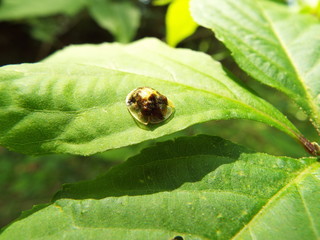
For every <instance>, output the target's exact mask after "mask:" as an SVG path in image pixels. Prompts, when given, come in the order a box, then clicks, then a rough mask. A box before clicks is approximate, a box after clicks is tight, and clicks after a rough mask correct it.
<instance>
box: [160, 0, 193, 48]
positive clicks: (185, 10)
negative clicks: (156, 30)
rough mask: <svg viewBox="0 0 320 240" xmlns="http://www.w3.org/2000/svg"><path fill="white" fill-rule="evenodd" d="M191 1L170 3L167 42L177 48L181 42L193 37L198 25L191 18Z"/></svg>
mask: <svg viewBox="0 0 320 240" xmlns="http://www.w3.org/2000/svg"><path fill="white" fill-rule="evenodd" d="M189 3H190V0H174V1H173V2H172V3H170V5H169V7H168V11H167V15H166V26H167V34H166V37H167V42H168V44H169V45H170V46H176V45H177V44H178V43H179V42H180V41H182V40H183V39H185V38H186V37H189V36H190V35H192V34H193V33H194V32H195V30H196V28H197V27H198V25H197V24H196V23H195V22H194V20H193V18H192V17H191V14H190V10H189Z"/></svg>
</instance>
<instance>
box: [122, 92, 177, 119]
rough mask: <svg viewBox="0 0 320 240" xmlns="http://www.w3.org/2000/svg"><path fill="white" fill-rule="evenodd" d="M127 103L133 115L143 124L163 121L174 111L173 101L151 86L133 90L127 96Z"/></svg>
mask: <svg viewBox="0 0 320 240" xmlns="http://www.w3.org/2000/svg"><path fill="white" fill-rule="evenodd" d="M126 105H127V107H128V110H129V112H130V114H131V115H132V117H134V119H136V120H137V121H138V122H139V123H142V124H143V125H148V124H157V123H161V122H163V121H165V120H167V119H168V118H169V117H170V116H171V115H172V113H173V112H174V106H173V104H172V102H171V101H170V100H169V99H168V98H167V97H166V96H164V95H162V94H161V93H159V92H158V91H156V90H154V89H153V88H150V87H139V88H136V89H134V90H132V91H131V92H130V93H129V94H128V96H127V98H126Z"/></svg>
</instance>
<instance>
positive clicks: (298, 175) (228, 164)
mask: <svg viewBox="0 0 320 240" xmlns="http://www.w3.org/2000/svg"><path fill="white" fill-rule="evenodd" d="M319 174H320V164H319V163H318V162H316V159H315V158H304V159H299V160H297V159H292V158H287V157H274V156H270V155H266V154H257V153H249V152H248V151H247V150H245V149H244V148H242V147H239V146H237V145H234V144H232V143H230V142H227V141H224V140H222V139H220V138H215V137H210V136H204V135H203V136H197V137H188V138H179V139H177V140H176V141H174V142H172V141H168V142H165V143H161V144H158V145H157V146H155V147H152V148H149V149H147V150H144V151H143V152H142V153H141V154H140V155H138V156H136V157H133V158H131V159H129V160H128V161H127V162H126V163H124V164H122V165H119V166H118V167H114V168H113V169H112V170H111V171H109V172H108V173H107V174H106V175H104V176H101V177H100V178H98V179H96V180H93V181H87V182H81V183H78V184H69V185H66V186H64V189H63V190H62V191H61V192H59V193H58V194H57V195H56V197H55V200H54V203H53V204H51V205H49V206H47V207H44V208H42V209H40V210H39V209H34V210H32V211H31V212H29V213H28V214H26V217H25V218H21V219H20V220H18V221H16V222H15V223H13V224H12V225H10V226H9V227H8V228H7V229H5V230H4V231H3V233H2V235H1V236H0V239H8V238H10V239H12V240H14V239H21V238H27V239H36V238H45V239H79V238H83V237H84V236H86V237H85V238H86V239H114V240H116V239H119V240H120V239H121V240H122V239H171V238H173V237H174V236H176V235H180V236H182V237H184V239H186V240H188V239H230V238H231V237H234V239H243V238H250V236H255V238H257V239H261V238H264V237H265V236H268V237H270V239H288V238H289V239H316V238H317V236H319V228H320V226H319V223H320V219H319V216H320V212H319V208H317V207H316V202H317V201H318V199H319V197H320V195H319V193H320V188H319V186H320V185H319V183H320V179H319ZM283 222H285V223H286V224H283ZM40 223H41V224H40ZM310 223H313V224H310ZM39 226H41V227H39ZM279 226H281V228H279ZM295 226H299V228H296V229H295V231H292V228H295ZM317 229H318V230H317Z"/></svg>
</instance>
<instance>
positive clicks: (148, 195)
mask: <svg viewBox="0 0 320 240" xmlns="http://www.w3.org/2000/svg"><path fill="white" fill-rule="evenodd" d="M93 2H94V3H95V4H94V5H91V7H89V8H88V9H90V10H89V11H90V12H91V15H92V16H94V18H95V19H96V21H97V22H99V24H100V25H101V26H102V27H104V28H106V29H108V30H109V31H111V32H112V33H113V34H114V35H115V36H117V39H118V40H119V41H123V42H126V41H129V40H130V39H131V38H132V37H133V36H134V31H131V30H132V29H133V28H137V27H138V22H139V21H138V19H139V14H138V12H137V10H136V9H135V8H134V7H133V5H129V3H128V2H116V3H115V2H112V3H111V1H110V2H109V1H99V0H92V2H91V3H93ZM170 2H171V5H170V6H169V11H168V15H167V20H168V19H169V17H170V22H171V23H170V24H173V25H171V26H174V24H176V23H178V22H179V21H174V20H175V19H174V15H176V16H177V17H176V18H179V16H180V17H181V15H179V14H180V13H179V14H177V9H180V11H184V14H185V13H186V11H185V10H186V9H187V7H186V6H187V5H188V4H187V2H188V1H182V0H175V1H170ZM276 2H278V3H276ZM281 2H282V1H281ZM69 3H70V2H69ZM153 3H155V4H160V5H161V4H164V3H168V1H166V0H165V1H164V0H158V1H154V2H153ZM6 4H7V3H6ZM87 4H89V2H87ZM111 4H112V5H111ZM122 4H124V5H122ZM175 4H177V5H175ZM179 4H181V5H179ZM88 6H89V5H87V7H88ZM93 6H94V7H93ZM108 6H112V7H110V8H109V7H108ZM120 6H121V11H120ZM180 7H181V8H180ZM172 9H173V10H172ZM65 11H66V10H65ZM191 12H192V15H193V16H194V18H195V20H196V21H197V22H198V23H199V24H200V25H202V26H205V27H208V28H210V29H213V31H214V33H215V34H216V36H217V37H218V38H219V39H220V40H221V41H222V42H223V43H224V44H225V45H226V47H227V48H229V50H230V51H231V53H232V54H233V56H234V58H235V60H236V62H237V63H238V64H239V66H240V67H241V68H242V69H243V70H244V71H246V73H247V74H249V75H250V76H251V77H252V78H253V79H251V78H248V77H246V78H245V81H244V82H242V81H241V80H243V79H242V78H241V74H243V73H241V72H240V74H239V72H237V71H232V72H231V71H229V70H227V69H226V66H227V65H226V66H221V64H220V63H219V62H217V61H215V60H213V58H212V57H211V56H210V55H208V54H204V53H200V52H197V51H193V50H188V49H174V48H172V47H169V46H167V45H165V44H164V43H162V42H161V41H159V40H156V39H154V38H146V39H143V40H139V41H137V42H134V43H131V44H119V43H112V44H111V43H105V44H100V45H92V44H86V45H81V46H71V47H67V48H65V49H63V50H61V51H59V52H57V53H55V54H53V55H52V56H50V57H48V58H47V59H45V60H43V61H41V62H39V63H35V64H21V65H8V66H4V67H2V68H0V144H1V145H2V146H5V147H7V148H9V149H11V150H14V151H18V152H23V153H26V154H45V153H72V154H80V155H90V154H94V153H97V152H103V151H106V150H111V149H114V148H118V149H117V150H113V151H109V152H104V153H100V154H99V155H98V156H93V157H92V158H94V159H97V158H99V157H102V158H104V159H105V160H107V161H110V158H111V159H113V160H117V161H119V162H121V161H122V160H125V159H126V158H127V156H133V154H135V156H133V157H130V158H129V159H128V160H127V161H125V162H123V163H121V164H119V165H117V166H115V167H113V168H111V169H110V170H109V171H107V172H106V173H104V174H103V175H101V176H100V177H98V178H95V179H93V180H87V181H82V182H78V183H70V184H66V185H64V186H63V188H62V190H60V191H59V192H58V193H56V194H55V196H54V197H53V199H52V202H51V203H49V204H43V205H37V206H35V207H34V208H33V209H31V210H29V211H25V212H24V213H23V214H22V215H21V216H20V218H19V219H17V220H16V221H15V222H13V223H11V224H10V225H8V226H7V227H6V228H3V229H2V232H1V234H0V239H1V240H2V239H10V240H12V239H39V238H44V239H115V240H116V239H119V240H120V239H121V240H122V239H139V240H140V239H174V237H175V236H182V237H183V239H184V240H195V239H198V240H200V239H205V240H208V239H311V240H313V239H319V237H320V217H319V216H320V209H319V207H318V206H319V199H320V177H319V176H320V163H319V158H317V157H304V158H290V157H289V156H291V155H295V154H297V155H299V153H297V152H299V151H296V149H293V148H296V147H297V145H296V143H293V142H290V141H293V140H294V141H296V142H300V143H301V144H302V145H303V146H304V147H305V149H306V150H307V152H309V153H311V154H313V155H318V156H319V155H320V148H319V146H318V145H317V143H311V141H309V140H308V139H307V138H309V136H311V135H312V134H311V135H309V134H308V133H307V131H305V130H306V129H308V127H307V124H306V123H305V122H303V121H301V122H300V123H299V124H297V122H296V121H293V122H294V123H295V124H293V123H292V122H291V119H290V120H288V119H287V117H286V116H285V115H284V114H283V113H282V112H281V111H279V110H278V109H277V108H276V107H275V106H273V105H272V104H271V103H268V101H267V100H269V97H259V96H258V94H257V93H255V92H254V91H252V90H250V88H249V86H250V87H252V86H253V87H254V86H255V84H256V85H257V83H258V82H255V80H258V81H259V82H261V83H264V84H266V85H268V86H269V87H271V88H270V89H272V88H274V89H277V90H280V91H281V92H283V93H285V94H286V97H287V98H283V103H282V105H285V106H291V105H290V104H288V103H287V101H289V100H292V101H293V102H294V103H296V104H297V105H298V107H301V108H302V110H303V111H304V112H306V115H303V114H302V111H301V110H299V109H297V108H293V109H294V110H291V111H296V113H294V114H293V115H295V116H299V118H300V119H308V120H311V121H312V122H313V124H314V129H313V130H314V132H316V130H315V129H318V130H319V129H320V122H319V119H320V118H319V117H320V116H319V115H320V114H319V110H320V102H319V96H320V95H319V94H320V85H319V81H318V79H319V75H320V65H319V63H320V62H319V59H320V41H318V40H319V39H318V38H319V34H318V33H319V32H320V31H319V30H320V24H319V21H318V20H317V19H316V18H314V17H312V16H310V15H303V14H301V13H298V12H294V11H293V9H292V8H289V7H287V6H285V5H284V4H283V3H281V4H280V3H279V1H276V0H275V1H267V0H256V1H251V0H239V1H233V0H224V1H218V0H192V2H191ZM0 13H1V10H0ZM105 14H106V15H105ZM131 14H132V15H131ZM170 14H172V15H171V16H170ZM110 16H113V17H110ZM121 16H122V17H121ZM129 16H130V17H129ZM185 16H186V15H185ZM126 17H128V18H127V19H126ZM115 19H117V20H116V21H123V22H122V23H120V24H119V25H117V27H116V28H113V26H115V25H114V24H111V23H112V22H113V20H115ZM120 19H121V20H120ZM130 19H131V21H128V20H130ZM180 20H181V19H180ZM189 20H190V19H189ZM167 23H169V21H168V22H167ZM33 24H35V25H37V24H38V23H37V21H35V22H33ZM39 25H40V28H39V29H41V24H39ZM129 25H130V26H129ZM186 25H188V26H186V29H189V30H190V29H192V26H193V28H195V24H194V22H193V21H189V24H186ZM52 26H53V27H52V29H53V30H52V31H55V29H54V24H53V25H52ZM130 29H131V30H130ZM173 29H174V28H173ZM175 29H176V32H175V31H172V32H173V35H171V40H169V43H170V44H171V45H176V44H177V43H178V42H179V41H180V40H182V39H183V38H184V37H186V36H187V35H188V34H185V35H181V32H178V28H177V26H175ZM118 30H119V31H118ZM181 30H182V29H181ZM52 31H51V30H50V31H49V33H46V31H45V30H41V31H39V32H35V35H37V36H39V38H46V36H49V35H50V32H52ZM123 31H127V33H126V34H123ZM184 33H186V32H184ZM46 34H47V35H46ZM174 34H176V35H174ZM189 34H191V32H189ZM168 37H169V35H168ZM169 38H170V37H169ZM170 41H171V42H170ZM223 51H226V50H225V49H224V50H223ZM226 55H227V54H224V56H226ZM224 60H225V59H224ZM225 62H226V61H224V63H225ZM235 74H236V75H237V76H238V77H236V76H235ZM252 82H253V84H252ZM246 83H249V84H247V85H246ZM141 86H148V87H152V88H155V89H156V90H158V91H159V92H160V93H162V94H164V95H166V96H167V97H168V98H169V99H170V100H171V101H172V102H173V104H174V105H175V113H174V116H173V117H172V118H170V119H169V120H168V121H166V122H164V123H162V124H158V125H151V126H144V127H142V126H140V125H138V124H137V123H136V122H135V121H134V119H133V118H132V117H131V115H130V114H129V112H128V111H127V108H126V104H125V98H126V96H127V94H128V93H129V92H130V91H131V90H133V89H135V88H137V87H141ZM259 86H260V87H261V86H262V85H259ZM254 89H259V87H258V88H254ZM270 89H269V92H268V93H270V92H271V91H270ZM262 92H263V91H262ZM260 93H261V92H260ZM262 96H263V94H262ZM283 96H284V95H283ZM280 99H282V98H280ZM271 102H272V101H271ZM282 105H280V110H283V109H284V108H283V106H282ZM277 107H279V106H278V105H277ZM302 115H303V116H302ZM289 117H291V116H289ZM240 119H244V120H241V121H240ZM211 120H228V121H224V122H220V125H219V124H216V125H215V126H213V127H212V125H214V124H213V123H212V122H209V121H211ZM230 120H232V121H231V122H229V121H230ZM250 120H254V121H256V123H255V124H253V123H252V124H250V125H248V123H247V122H249V121H250ZM246 121H247V122H246ZM205 122H209V123H206V124H204V123H205ZM259 122H260V125H259V126H264V127H266V126H269V127H274V128H275V129H277V132H276V133H275V134H273V133H272V132H267V133H264V132H263V131H261V133H260V132H259V130H258V129H259V128H258V127H257V124H259ZM195 124H197V125H196V126H193V127H192V128H189V127H190V126H192V125H195ZM310 125H311V124H310ZM243 126H245V127H243ZM248 126H249V127H248ZM297 127H299V129H300V131H301V132H303V134H302V133H301V132H300V131H299V130H298V128H297ZM219 128H224V129H219ZM183 129H185V130H184V131H180V130H183ZM227 129H229V130H230V129H231V130H232V132H231V135H238V136H239V135H242V136H241V137H242V140H243V142H242V144H247V143H248V142H249V140H248V138H250V137H251V136H255V137H257V135H259V136H258V137H257V138H254V139H251V141H257V142H258V143H257V144H262V143H263V141H259V139H258V138H259V137H260V138H263V139H264V140H265V139H272V137H273V138H277V136H278V134H282V135H283V136H286V137H287V139H289V140H288V141H286V140H283V139H285V138H282V137H281V138H277V139H274V140H270V141H272V142H271V144H273V145H279V148H282V150H283V153H284V155H287V156H281V157H279V156H273V155H269V154H266V153H256V152H255V151H253V150H248V149H247V148H245V147H242V146H239V145H236V144H234V143H231V142H229V141H227V140H224V139H221V138H219V137H213V136H209V135H208V134H211V133H212V131H213V132H214V134H215V131H217V132H220V133H221V132H223V130H227ZM260 129H262V128H260ZM278 130H280V131H278ZM188 131H189V134H190V133H191V134H192V133H194V132H204V133H206V134H207V135H197V136H191V137H179V138H176V139H175V140H172V138H173V136H174V135H172V134H175V136H176V137H177V136H181V135H185V134H187V133H188ZM274 131H276V130H274ZM252 132H255V133H252ZM257 132H259V133H257ZM270 133H271V134H270ZM306 133H307V134H306ZM319 133H320V131H319ZM229 134H230V133H229ZM254 134H256V135H254ZM192 135H195V134H192ZM267 135H268V136H267ZM270 135H272V136H270ZM163 136H165V137H166V139H170V140H168V141H165V142H161V141H164V138H163ZM240 139H241V138H240ZM257 139H258V140H257ZM316 139H319V137H318V138H316ZM147 140H155V141H159V142H158V143H156V144H154V145H153V146H151V147H150V144H152V143H151V142H150V141H147ZM282 141H285V142H282ZM133 144H136V145H134V146H132V147H130V146H131V145H133ZM248 145H249V144H248ZM125 146H128V147H127V148H121V147H125ZM142 148H144V150H142V151H141V153H139V154H136V153H137V152H139V151H140V149H142ZM286 152H287V153H286ZM58 158H59V157H58ZM31 159H32V158H31ZM0 160H1V158H0ZM49 160H52V159H48V161H49ZM60 160H61V159H60ZM53 161H54V160H53ZM90 163H94V161H91V162H90ZM109 163H110V162H109ZM0 167H1V170H3V171H7V170H8V169H10V164H7V162H4V164H1V162H0ZM40 175H41V178H40V179H45V178H46V174H40ZM8 176H9V174H7V173H6V174H4V175H2V177H0V186H1V184H2V186H3V185H4V184H3V182H5V181H7V180H6V179H8ZM42 186H43V185H42Z"/></svg>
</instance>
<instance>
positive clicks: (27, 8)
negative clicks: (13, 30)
mask: <svg viewBox="0 0 320 240" xmlns="http://www.w3.org/2000/svg"><path fill="white" fill-rule="evenodd" d="M85 5H86V0H67V1H66V0H55V1H52V0H28V1H25V0H2V1H1V3H0V20H15V19H23V18H31V17H46V16H49V15H54V14H61V13H64V14H67V15H73V14H75V13H77V12H78V11H79V10H80V9H81V8H83V7H84V6H85Z"/></svg>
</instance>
